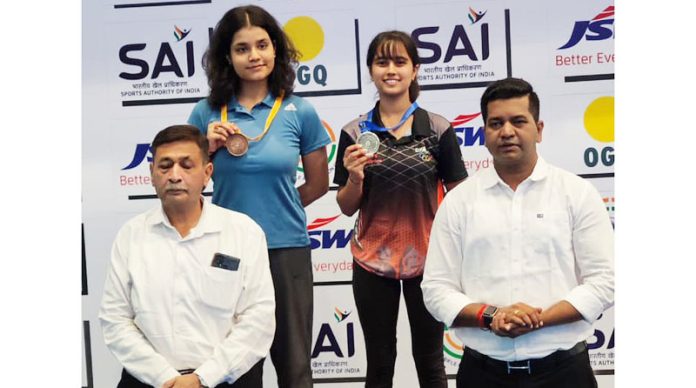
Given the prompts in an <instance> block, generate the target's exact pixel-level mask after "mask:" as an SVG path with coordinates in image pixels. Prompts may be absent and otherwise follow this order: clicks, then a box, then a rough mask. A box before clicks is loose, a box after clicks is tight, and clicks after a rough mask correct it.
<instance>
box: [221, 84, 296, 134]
mask: <svg viewBox="0 0 696 388" xmlns="http://www.w3.org/2000/svg"><path fill="white" fill-rule="evenodd" d="M284 94H285V93H283V92H281V93H280V96H278V97H276V99H275V102H274V103H273V107H272V108H271V113H269V114H268V118H266V124H265V125H264V126H263V132H261V134H260V135H258V136H256V137H249V136H247V135H246V134H245V133H244V132H242V130H241V129H240V130H239V134H240V135H242V136H244V137H245V138H246V139H247V140H249V141H259V140H261V139H263V137H264V136H266V133H267V132H268V129H269V128H270V127H271V123H273V119H275V117H276V114H278V111H279V110H280V104H282V103H283V95H284ZM220 121H222V122H227V104H225V105H223V106H222V108H221V109H220Z"/></svg>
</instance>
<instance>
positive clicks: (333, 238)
mask: <svg viewBox="0 0 696 388" xmlns="http://www.w3.org/2000/svg"><path fill="white" fill-rule="evenodd" d="M340 216H341V215H340V214H339V215H337V216H335V217H329V218H317V219H315V220H314V221H312V222H311V223H310V224H309V225H308V226H307V231H308V233H309V244H310V247H311V248H312V249H319V248H321V249H330V248H345V247H346V245H348V243H349V242H350V239H351V238H352V237H353V231H352V230H344V229H339V230H335V231H331V230H328V229H325V230H316V229H318V228H321V227H323V226H326V225H327V224H329V223H331V222H333V221H334V220H336V219H337V218H338V217H340Z"/></svg>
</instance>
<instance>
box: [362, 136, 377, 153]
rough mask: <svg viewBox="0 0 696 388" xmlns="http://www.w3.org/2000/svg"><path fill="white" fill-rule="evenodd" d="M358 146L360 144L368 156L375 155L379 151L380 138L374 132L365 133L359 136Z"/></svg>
mask: <svg viewBox="0 0 696 388" xmlns="http://www.w3.org/2000/svg"><path fill="white" fill-rule="evenodd" d="M358 144H360V145H361V146H362V148H364V149H365V151H367V153H368V154H374V153H375V152H377V150H378V149H379V137H378V136H377V135H376V134H375V133H373V132H363V133H361V134H360V136H358Z"/></svg>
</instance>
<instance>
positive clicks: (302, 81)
mask: <svg viewBox="0 0 696 388" xmlns="http://www.w3.org/2000/svg"><path fill="white" fill-rule="evenodd" d="M246 3H247V2H237V1H219V0H200V1H198V0H197V1H178V0H175V1H167V2H162V1H155V0H115V1H110V2H105V1H87V2H83V62H82V64H83V66H82V68H83V86H82V87H83V100H82V106H83V124H82V127H83V136H82V138H83V144H82V153H83V161H84V163H83V171H82V174H83V187H84V191H83V196H82V203H83V234H82V238H83V244H82V245H83V257H82V262H83V274H82V275H83V276H82V302H83V303H82V304H83V308H82V320H81V321H82V331H83V355H82V365H83V373H82V384H83V387H113V386H115V384H116V382H117V381H118V378H119V375H120V370H121V367H120V365H119V364H118V363H117V362H116V360H115V359H114V358H113V356H112V355H111V354H110V353H109V351H108V349H106V347H105V345H104V341H103V338H102V334H101V328H100V325H99V321H98V319H97V314H98V310H99V303H100V299H101V294H102V290H103V282H104V278H105V273H106V268H107V264H108V261H109V255H110V250H111V243H112V241H113V238H114V237H115V234H116V232H117V230H118V229H119V227H120V226H121V225H122V224H123V223H124V222H125V221H126V220H128V219H129V218H131V217H133V216H135V215H136V214H138V213H141V212H143V211H145V210H147V209H149V208H151V207H153V206H157V205H158V203H159V202H158V200H157V199H156V198H155V195H154V194H155V193H154V189H153V188H152V186H151V182H150V177H149V175H150V174H149V162H150V161H151V158H152V154H151V152H150V142H151V141H152V138H153V137H154V135H155V134H156V133H157V132H158V131H159V130H161V129H162V128H164V127H166V126H168V125H172V124H179V123H184V122H185V121H186V120H187V118H188V116H189V113H190V112H191V109H192V108H193V105H194V103H195V102H196V101H198V100H199V99H201V98H204V97H205V96H206V94H207V92H208V86H207V80H206V77H205V72H204V70H203V67H202V64H201V61H202V57H203V54H204V52H205V50H206V48H207V45H208V40H209V35H210V32H211V31H212V29H213V28H214V27H215V24H216V23H217V21H218V20H219V19H220V17H221V16H222V15H223V14H224V13H225V12H226V11H227V10H228V9H230V8H231V7H234V6H236V5H240V4H246ZM252 3H253V4H258V5H260V6H262V7H264V8H266V9H267V10H269V11H270V12H271V13H272V14H273V15H274V16H275V17H276V18H277V19H278V20H279V22H280V23H281V24H283V26H284V29H285V30H286V32H287V33H288V35H289V36H290V37H291V39H292V40H293V41H294V42H295V44H296V46H297V48H298V49H299V50H300V51H301V53H302V57H301V58H300V62H299V64H298V67H297V81H296V84H295V90H296V92H297V93H298V94H299V95H302V96H304V97H305V98H307V100H308V101H309V102H310V103H311V104H312V105H314V107H315V108H316V109H317V111H318V113H319V116H320V117H321V119H322V121H323V123H324V127H325V129H326V131H327V133H328V134H329V136H330V138H331V140H332V143H331V144H330V145H329V146H327V155H328V157H329V158H328V159H329V174H330V181H333V175H334V163H335V161H336V151H337V150H336V148H337V146H338V139H339V137H340V132H341V128H342V127H343V126H344V125H345V124H346V123H347V122H349V121H350V120H352V119H354V118H355V117H357V115H359V114H361V113H365V112H367V111H368V110H370V109H371V108H372V107H373V106H374V103H375V101H376V96H377V94H376V89H375V87H374V85H373V84H372V82H371V80H370V75H369V72H368V69H367V67H366V65H365V55H366V52H367V47H368V45H369V42H370V40H371V39H372V37H374V35H376V34H377V33H379V32H381V31H384V30H388V29H400V30H403V31H406V32H407V33H409V34H411V36H413V37H414V39H415V41H416V42H417V45H418V48H419V53H420V56H421V58H422V65H421V69H420V72H419V78H418V79H419V82H420V84H421V89H422V91H421V95H420V97H419V99H418V102H419V104H420V105H421V106H422V107H423V108H425V109H428V110H431V111H433V112H436V113H438V114H440V115H442V116H443V117H445V118H446V119H447V120H449V121H450V122H451V123H452V126H453V127H454V129H455V132H456V135H457V138H458V141H459V144H460V147H461V150H462V154H463V159H464V162H465V165H466V167H467V170H468V171H469V173H470V174H475V173H477V172H478V171H481V170H483V169H487V168H492V158H491V156H490V154H489V153H488V151H487V149H486V147H485V143H484V141H485V139H484V132H483V119H482V117H481V114H480V106H479V98H480V96H481V93H482V92H483V90H484V88H485V86H486V85H487V84H488V83H489V82H490V81H493V80H496V79H499V78H503V77H506V76H508V75H512V76H515V77H522V78H525V79H527V80H528V81H530V82H531V83H532V84H533V85H534V87H535V89H536V90H537V93H538V94H539V96H540V99H541V119H542V120H544V122H545V127H544V131H543V141H542V143H541V144H540V146H539V150H540V153H541V155H542V156H543V157H544V158H545V159H546V160H547V161H549V162H550V163H553V164H555V165H558V166H560V167H562V168H565V169H567V170H569V171H571V172H573V173H576V174H579V175H581V176H582V177H584V178H586V179H588V180H590V181H591V182H592V183H593V184H594V185H595V186H596V187H597V189H598V190H599V192H600V194H601V196H602V198H603V200H604V202H605V204H606V207H607V211H608V213H609V215H610V217H611V218H612V222H613V221H614V208H615V198H614V167H613V166H614V161H615V148H614V112H613V107H614V82H613V79H614V59H615V57H614V19H615V18H614V8H613V5H614V4H613V2H612V1H600V2H574V1H570V0H562V1H550V0H529V1H525V2H516V1H512V0H491V1H470V2H462V1H448V0H445V1H426V0H401V1H396V0H388V1H379V2H376V1H368V0H354V1H352V2H349V3H345V2H343V3H340V2H338V3H337V2H321V1H316V0H295V1H254V2H252ZM303 182H304V171H303V169H302V165H301V164H300V165H298V168H297V184H298V185H299V184H302V183H303ZM331 186H333V183H331ZM213 190H214V184H213V183H211V184H210V185H209V187H207V188H206V190H205V195H206V198H207V200H210V197H209V195H210V193H212V191H213ZM335 197H336V191H335V187H332V190H331V191H329V193H327V194H326V195H325V196H324V197H322V198H321V199H319V200H317V201H316V202H315V203H313V204H312V205H310V206H309V207H308V208H307V209H306V210H307V224H308V225H307V228H308V231H309V235H310V241H311V247H312V262H313V263H312V264H313V270H314V281H315V293H314V294H315V300H314V328H313V339H312V349H313V358H312V370H313V375H314V379H315V384H317V385H318V386H321V385H322V384H323V385H325V386H341V387H360V386H363V385H364V376H365V367H366V361H365V350H364V349H365V347H364V341H363V338H362V329H361V327H360V322H359V319H358V314H357V311H356V309H355V304H354V301H353V296H352V288H351V283H350V282H351V278H352V256H351V253H350V238H351V237H352V233H353V225H354V223H355V218H356V217H355V215H354V216H351V217H348V216H345V215H343V214H341V212H340V209H339V208H338V206H337V205H336V201H335ZM399 317H400V318H399V322H398V326H397V327H398V331H399V340H398V342H397V344H398V345H397V346H398V358H397V365H396V374H395V381H394V385H395V386H398V387H411V386H415V383H414V382H415V381H417V377H416V374H415V368H414V365H413V361H412V358H411V355H410V352H411V350H410V344H411V341H410V330H409V326H408V321H407V314H406V310H405V307H404V306H403V303H402V306H401V310H400V315H399ZM595 329H596V330H595V333H594V335H593V336H592V337H591V338H589V339H588V343H589V344H590V348H591V352H590V354H591V356H590V357H591V361H592V365H593V368H594V369H595V373H596V375H597V379H598V381H599V386H600V387H602V388H609V387H613V386H614V366H613V365H614V312H613V309H611V310H609V311H607V312H605V313H604V314H603V315H602V317H601V318H600V319H599V320H598V321H597V323H596V324H595ZM443 345H444V358H445V365H446V370H447V373H448V374H450V375H454V374H455V373H456V370H457V367H458V364H459V360H460V358H461V352H462V346H465V344H462V343H461V341H460V340H459V339H458V338H456V336H454V335H452V334H451V333H450V332H449V331H447V332H445V335H444V336H443ZM264 383H265V385H266V386H268V387H273V386H276V383H275V372H274V371H273V367H272V365H271V362H270V361H269V362H267V363H266V366H265V371H264ZM449 384H450V386H452V387H453V386H454V379H453V376H451V378H450V380H449Z"/></svg>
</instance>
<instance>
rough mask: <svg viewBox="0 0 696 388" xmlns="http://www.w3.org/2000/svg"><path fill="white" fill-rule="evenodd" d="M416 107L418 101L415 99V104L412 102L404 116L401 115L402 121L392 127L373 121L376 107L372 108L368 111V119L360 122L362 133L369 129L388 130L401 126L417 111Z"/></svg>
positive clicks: (375, 130)
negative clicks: (382, 125)
mask: <svg viewBox="0 0 696 388" xmlns="http://www.w3.org/2000/svg"><path fill="white" fill-rule="evenodd" d="M416 109H418V103H416V102H415V101H414V102H413V104H411V106H410V107H409V108H408V109H407V110H406V112H404V116H403V117H401V121H399V123H398V124H396V125H395V126H393V127H391V128H384V127H380V126H379V125H377V124H375V123H374V122H372V116H373V114H374V109H372V110H371V111H369V112H367V120H364V121H361V122H360V133H365V132H368V131H369V132H386V131H391V130H394V129H396V128H399V127H400V126H402V125H404V123H405V122H406V120H408V118H409V117H410V116H411V115H412V114H413V112H415V111H416Z"/></svg>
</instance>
